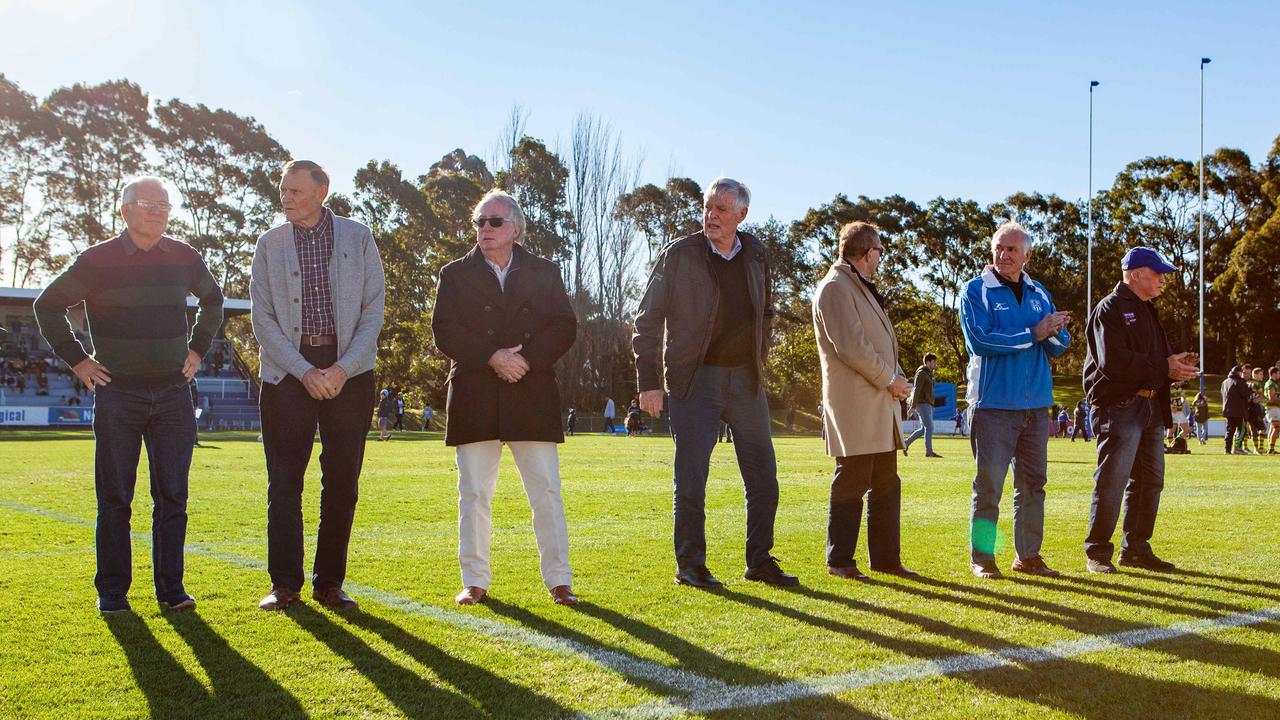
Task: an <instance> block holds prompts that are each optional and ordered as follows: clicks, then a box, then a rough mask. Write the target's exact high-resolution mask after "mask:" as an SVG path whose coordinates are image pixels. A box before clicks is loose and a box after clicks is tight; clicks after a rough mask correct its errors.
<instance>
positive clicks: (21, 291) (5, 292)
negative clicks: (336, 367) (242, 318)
mask: <svg viewBox="0 0 1280 720" xmlns="http://www.w3.org/2000/svg"><path fill="white" fill-rule="evenodd" d="M41 290H42V288H15V287H0V305H25V306H26V307H28V308H30V307H31V303H33V302H35V300H36V298H37V297H38V296H39V295H40V291H41ZM198 304H199V303H198V301H197V300H196V299H195V298H194V297H188V298H187V307H188V308H190V309H193V310H194V309H195V308H196V307H197V305H198ZM249 309H250V308H249V301H248V300H242V299H239V298H227V299H226V300H225V301H224V302H223V304H222V312H223V315H224V316H225V317H235V316H237V315H247V314H248V313H249Z"/></svg>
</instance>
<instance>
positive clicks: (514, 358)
mask: <svg viewBox="0 0 1280 720" xmlns="http://www.w3.org/2000/svg"><path fill="white" fill-rule="evenodd" d="M522 348H524V345H516V346H515V347H509V348H501V349H499V350H495V351H494V352H493V354H492V355H490V356H489V367H491V368H493V371H494V372H495V373H497V374H498V377H500V378H502V379H503V380H506V381H507V382H509V383H517V382H520V378H522V377H524V375H525V373H527V372H529V361H528V360H526V359H525V357H524V356H523V355H521V354H520V350H521V349H522Z"/></svg>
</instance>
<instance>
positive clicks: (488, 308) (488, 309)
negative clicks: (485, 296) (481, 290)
mask: <svg viewBox="0 0 1280 720" xmlns="http://www.w3.org/2000/svg"><path fill="white" fill-rule="evenodd" d="M491 310H493V306H492V305H485V306H484V311H485V312H489V311H491Z"/></svg>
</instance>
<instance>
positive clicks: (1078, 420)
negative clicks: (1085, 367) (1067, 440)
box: [1071, 398, 1089, 442]
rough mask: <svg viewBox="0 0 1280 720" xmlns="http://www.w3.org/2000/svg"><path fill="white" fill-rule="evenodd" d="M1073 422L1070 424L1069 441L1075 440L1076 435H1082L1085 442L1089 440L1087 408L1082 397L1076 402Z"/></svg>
mask: <svg viewBox="0 0 1280 720" xmlns="http://www.w3.org/2000/svg"><path fill="white" fill-rule="evenodd" d="M1074 414H1075V422H1074V423H1073V424H1072V425H1071V442H1075V441H1076V438H1077V437H1083V438H1084V441H1085V442H1089V423H1088V410H1087V409H1086V407H1085V402H1084V398H1081V399H1080V401H1079V402H1077V403H1076V408H1075V413H1074Z"/></svg>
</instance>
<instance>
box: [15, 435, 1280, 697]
mask: <svg viewBox="0 0 1280 720" xmlns="http://www.w3.org/2000/svg"><path fill="white" fill-rule="evenodd" d="M203 440H204V443H205V444H206V445H208V446H209V447H206V448H204V449H198V450H197V451H196V459H195V463H194V467H193V469H192V479H191V499H190V505H189V513H190V528H189V535H188V543H189V546H188V553H187V588H188V590H190V591H191V592H192V594H194V595H195V596H196V597H197V598H198V599H199V607H198V608H197V609H196V610H195V611H193V612H187V613H177V614H161V613H160V612H159V611H158V609H157V608H156V605H155V603H154V602H153V600H152V590H151V572H150V555H149V547H148V544H147V538H148V537H149V525H150V510H149V508H150V499H149V498H148V492H147V481H146V479H145V475H144V477H143V478H142V479H141V480H140V482H139V490H138V499H137V501H136V502H135V522H134V530H135V545H134V558H135V572H134V578H135V582H134V586H133V590H132V592H131V595H130V599H131V601H132V603H133V607H134V610H135V614H128V615H124V616H111V617H109V618H104V617H102V616H100V615H99V614H98V613H97V612H96V611H95V609H94V599H95V594H94V590H93V584H92V578H93V573H94V556H93V518H94V494H93V474H92V457H93V441H92V438H91V436H89V435H88V434H86V433H82V432H51V431H46V432H14V431H6V432H0V590H2V592H0V617H3V622H0V717H4V718H15V717H16V718H27V717H39V718H55V717H56V718H134V717H147V716H152V717H175V718H176V717H181V718H188V717H190V718H223V717H229V718H259V717H264V718H265V717H269V718H301V717H315V718H355V717H358V718H383V717H404V716H407V717H414V718H469V717H498V718H525V717H528V718H534V717H558V716H588V717H670V716H676V715H680V714H682V713H685V712H688V713H690V714H693V715H699V716H701V715H705V716H711V717H723V718H730V717H732V718H740V717H749V718H783V717H786V718H825V717H831V718H897V717H927V718H972V717H982V718H984V719H993V718H1025V717H1028V716H1034V717H1036V718H1037V720H1047V719H1049V718H1068V717H1071V718H1249V719H1255V718H1256V719H1261V718H1277V717H1280V580H1277V577H1276V572H1275V568H1277V567H1280V542H1278V541H1280V528H1278V526H1277V523H1276V512H1277V496H1278V493H1277V490H1280V481H1278V480H1277V471H1278V470H1280V459H1278V458H1268V457H1235V456H1223V455H1222V454H1220V452H1199V450H1200V448H1199V447H1198V446H1196V447H1194V448H1193V452H1196V454H1193V455H1190V456H1173V457H1170V458H1169V463H1168V473H1167V483H1166V490H1165V493H1164V497H1163V502H1162V506H1161V514H1160V519H1159V523H1158V526H1157V534H1156V538H1155V547H1156V549H1157V551H1158V552H1159V553H1160V554H1161V555H1162V556H1164V557H1166V558H1167V559H1170V560H1173V561H1175V562H1177V563H1179V564H1180V566H1181V567H1183V568H1186V569H1185V570H1184V571H1182V572H1179V573H1177V574H1171V575H1157V574H1154V573H1149V572H1145V571H1123V569H1122V572H1121V573H1120V574H1117V575H1112V576H1095V575H1088V574H1086V573H1085V572H1084V571H1083V550H1082V540H1083V537H1084V534H1085V526H1086V523H1087V519H1088V510H1089V492H1090V489H1091V486H1092V481H1091V471H1092V466H1093V453H1092V451H1093V448H1092V446H1090V445H1086V444H1083V443H1075V444H1071V443H1070V442H1067V441H1065V440H1053V441H1051V443H1052V444H1051V447H1050V467H1049V478H1050V482H1049V487H1048V492H1049V496H1048V507H1047V528H1046V546H1045V550H1044V555H1045V558H1046V560H1047V561H1048V562H1049V564H1050V565H1051V566H1054V567H1057V568H1059V569H1061V570H1063V571H1065V573H1064V577H1063V578H1061V579H1059V580H1039V579H1030V578H1024V577H1021V576H1020V577H1015V578H1009V579H1006V580H1000V581H979V580H977V579H975V578H973V577H972V576H970V575H969V573H968V550H967V519H968V505H969V489H968V488H969V483H970V476H971V469H970V468H971V460H970V458H969V453H968V446H967V444H965V441H963V440H953V439H942V440H940V441H939V443H938V447H937V449H938V451H939V452H940V453H942V454H943V455H944V456H945V459H942V460H925V459H924V458H921V457H917V456H916V454H914V453H913V455H912V457H910V458H906V459H903V460H902V461H901V464H900V474H901V475H902V478H903V493H904V498H903V513H902V515H903V517H902V527H903V552H904V558H903V559H904V561H905V563H906V564H907V566H908V567H911V568H913V569H916V570H919V571H921V572H923V573H924V576H925V577H924V578H923V579H922V580H920V581H905V580H898V579H896V578H888V577H886V576H882V575H881V576H877V577H876V578H875V581H874V582H872V583H869V584H859V583H854V582H849V581H843V580H837V579H836V578H833V577H831V576H829V575H827V574H826V572H825V566H824V564H823V550H824V537H825V519H826V497H827V489H828V483H829V476H830V470H831V461H830V460H829V459H828V458H826V457H824V456H823V454H822V452H821V449H820V445H819V441H818V440H817V439H816V438H804V437H788V438H781V439H779V440H778V441H777V448H778V454H779V466H780V467H779V473H780V481H781V485H782V502H781V506H780V509H779V513H778V526H777V546H776V549H775V554H776V555H777V556H778V557H779V558H780V559H781V560H782V562H783V567H784V569H787V570H789V571H791V572H795V573H797V574H799V575H800V578H801V581H802V583H803V584H802V585H801V587H800V588H798V589H790V590H782V589H776V588H772V587H767V586H762V585H759V584H757V583H748V582H746V581H743V580H741V579H739V578H740V577H741V572H742V569H743V561H742V547H743V537H742V536H743V527H744V519H743V500H742V488H741V482H740V480H739V479H738V478H737V476H736V471H735V466H734V464H733V462H732V454H731V452H729V450H728V447H729V446H721V448H720V450H718V451H717V453H716V456H715V459H714V464H713V468H712V479H711V482H710V486H709V488H708V541H709V549H710V557H709V563H708V564H709V565H710V567H711V569H712V570H713V571H715V572H716V573H717V574H718V575H719V576H720V577H721V578H722V579H726V580H729V587H728V588H727V589H726V590H724V591H723V592H718V593H706V592H700V591H696V590H692V589H689V588H684V587H676V586H674V585H673V584H672V581H671V578H672V574H673V571H674V563H673V561H672V558H671V541H670V536H671V497H670V496H671V491H670V484H671V482H670V461H671V453H672V447H671V441H670V439H669V438H643V439H634V440H632V439H626V438H602V437H599V436H578V437H574V438H570V439H569V442H568V443H567V444H566V445H565V446H563V448H562V456H561V458H562V468H563V474H564V495H565V502H566V506H567V510H568V519H569V532H570V540H571V553H570V559H571V561H572V563H573V566H574V570H575V583H574V587H575V590H576V591H577V592H578V593H579V596H580V597H581V598H582V600H583V603H582V604H581V605H579V606H578V607H576V608H563V607H559V606H556V605H554V604H552V603H551V602H550V600H549V599H548V597H547V595H546V592H545V590H544V589H543V588H542V587H541V582H540V580H539V576H538V570H537V554H536V551H535V547H534V541H533V534H532V530H531V529H530V526H529V520H528V509H527V506H526V504H525V500H524V497H523V494H522V490H521V489H520V485H519V482H518V478H517V477H516V475H515V473H514V471H513V470H512V469H511V468H510V466H511V462H510V459H509V457H508V459H507V460H505V461H504V470H503V474H502V478H501V481H500V484H499V495H498V500H497V504H496V507H495V511H494V525H495V535H494V547H493V560H494V574H495V578H494V584H493V587H492V589H491V592H492V601H491V602H489V603H487V604H485V605H482V606H478V607H475V608H470V609H461V608H457V607H456V606H455V605H453V603H452V597H453V595H454V593H455V592H456V591H457V590H458V586H459V577H458V570H457V564H456V556H455V553H456V538H455V524H456V493H455V490H454V472H455V471H454V465H453V460H452V454H451V453H450V452H448V451H447V450H446V448H445V447H444V446H443V443H442V442H441V440H440V438H439V436H438V435H430V436H423V435H416V436H415V437H413V438H409V437H404V436H402V437H398V438H396V439H395V440H394V441H393V442H389V443H376V442H370V443H369V446H368V453H367V456H366V460H365V472H364V476H363V478H362V482H361V498H360V506H359V509H358V511H357V515H356V525H355V532H354V537H353V541H352V546H351V562H350V573H349V578H348V584H347V588H348V590H349V591H350V593H351V594H352V595H353V596H354V597H355V598H356V599H358V600H360V601H361V602H362V606H361V610H360V611H358V612H351V613H341V614H340V613H334V612H331V611H329V610H327V609H324V608H321V607H319V606H317V605H316V604H315V603H312V602H308V604H306V605H305V606H301V607H296V608H294V609H291V610H289V611H288V612H286V613H279V614H269V613H264V612H261V611H259V610H258V609H257V607H256V604H257V601H258V600H259V598H261V597H262V595H264V594H265V593H266V591H267V590H268V584H269V583H268V580H267V575H266V571H265V559H266V542H265V512H266V511H265V488H266V481H265V474H264V466H263V459H262V448H261V446H260V445H259V444H258V443H257V442H255V440H254V436H253V435H247V434H224V435H216V436H207V437H205V438H204V439H203ZM1210 448H1213V449H1215V450H1216V448H1217V445H1211V446H1210ZM921 452H922V450H921ZM317 464H318V463H317V462H316V461H315V460H314V459H313V462H312V465H313V469H314V468H315V466H316V465H317ZM143 471H144V473H145V464H144V468H143ZM308 482H309V486H308V490H307V494H306V506H305V507H306V513H307V524H308V527H309V528H310V531H311V532H312V533H314V523H315V518H316V508H317V500H318V489H319V476H318V472H317V473H313V475H311V476H309V477H308ZM1011 495H1012V492H1011V489H1010V490H1007V491H1006V499H1005V503H1004V516H1003V517H1002V520H1001V529H1002V530H1003V531H1004V532H1005V533H1006V535H1007V533H1009V531H1010V524H1009V513H1010V510H1009V508H1010V505H1009V502H1010V500H1011ZM310 548H311V545H309V546H308V557H310ZM859 551H860V552H859V555H860V560H861V561H863V562H864V563H865V544H861V545H860V548H859ZM1012 552H1013V551H1012V548H1011V547H1007V546H1006V547H1004V548H1003V549H1002V550H1001V551H1000V553H999V558H1000V561H1001V563H1002V565H1005V566H1007V565H1008V563H1009V562H1010V561H1011V560H1012ZM304 595H305V596H308V597H309V591H308V592H306V593H304Z"/></svg>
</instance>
